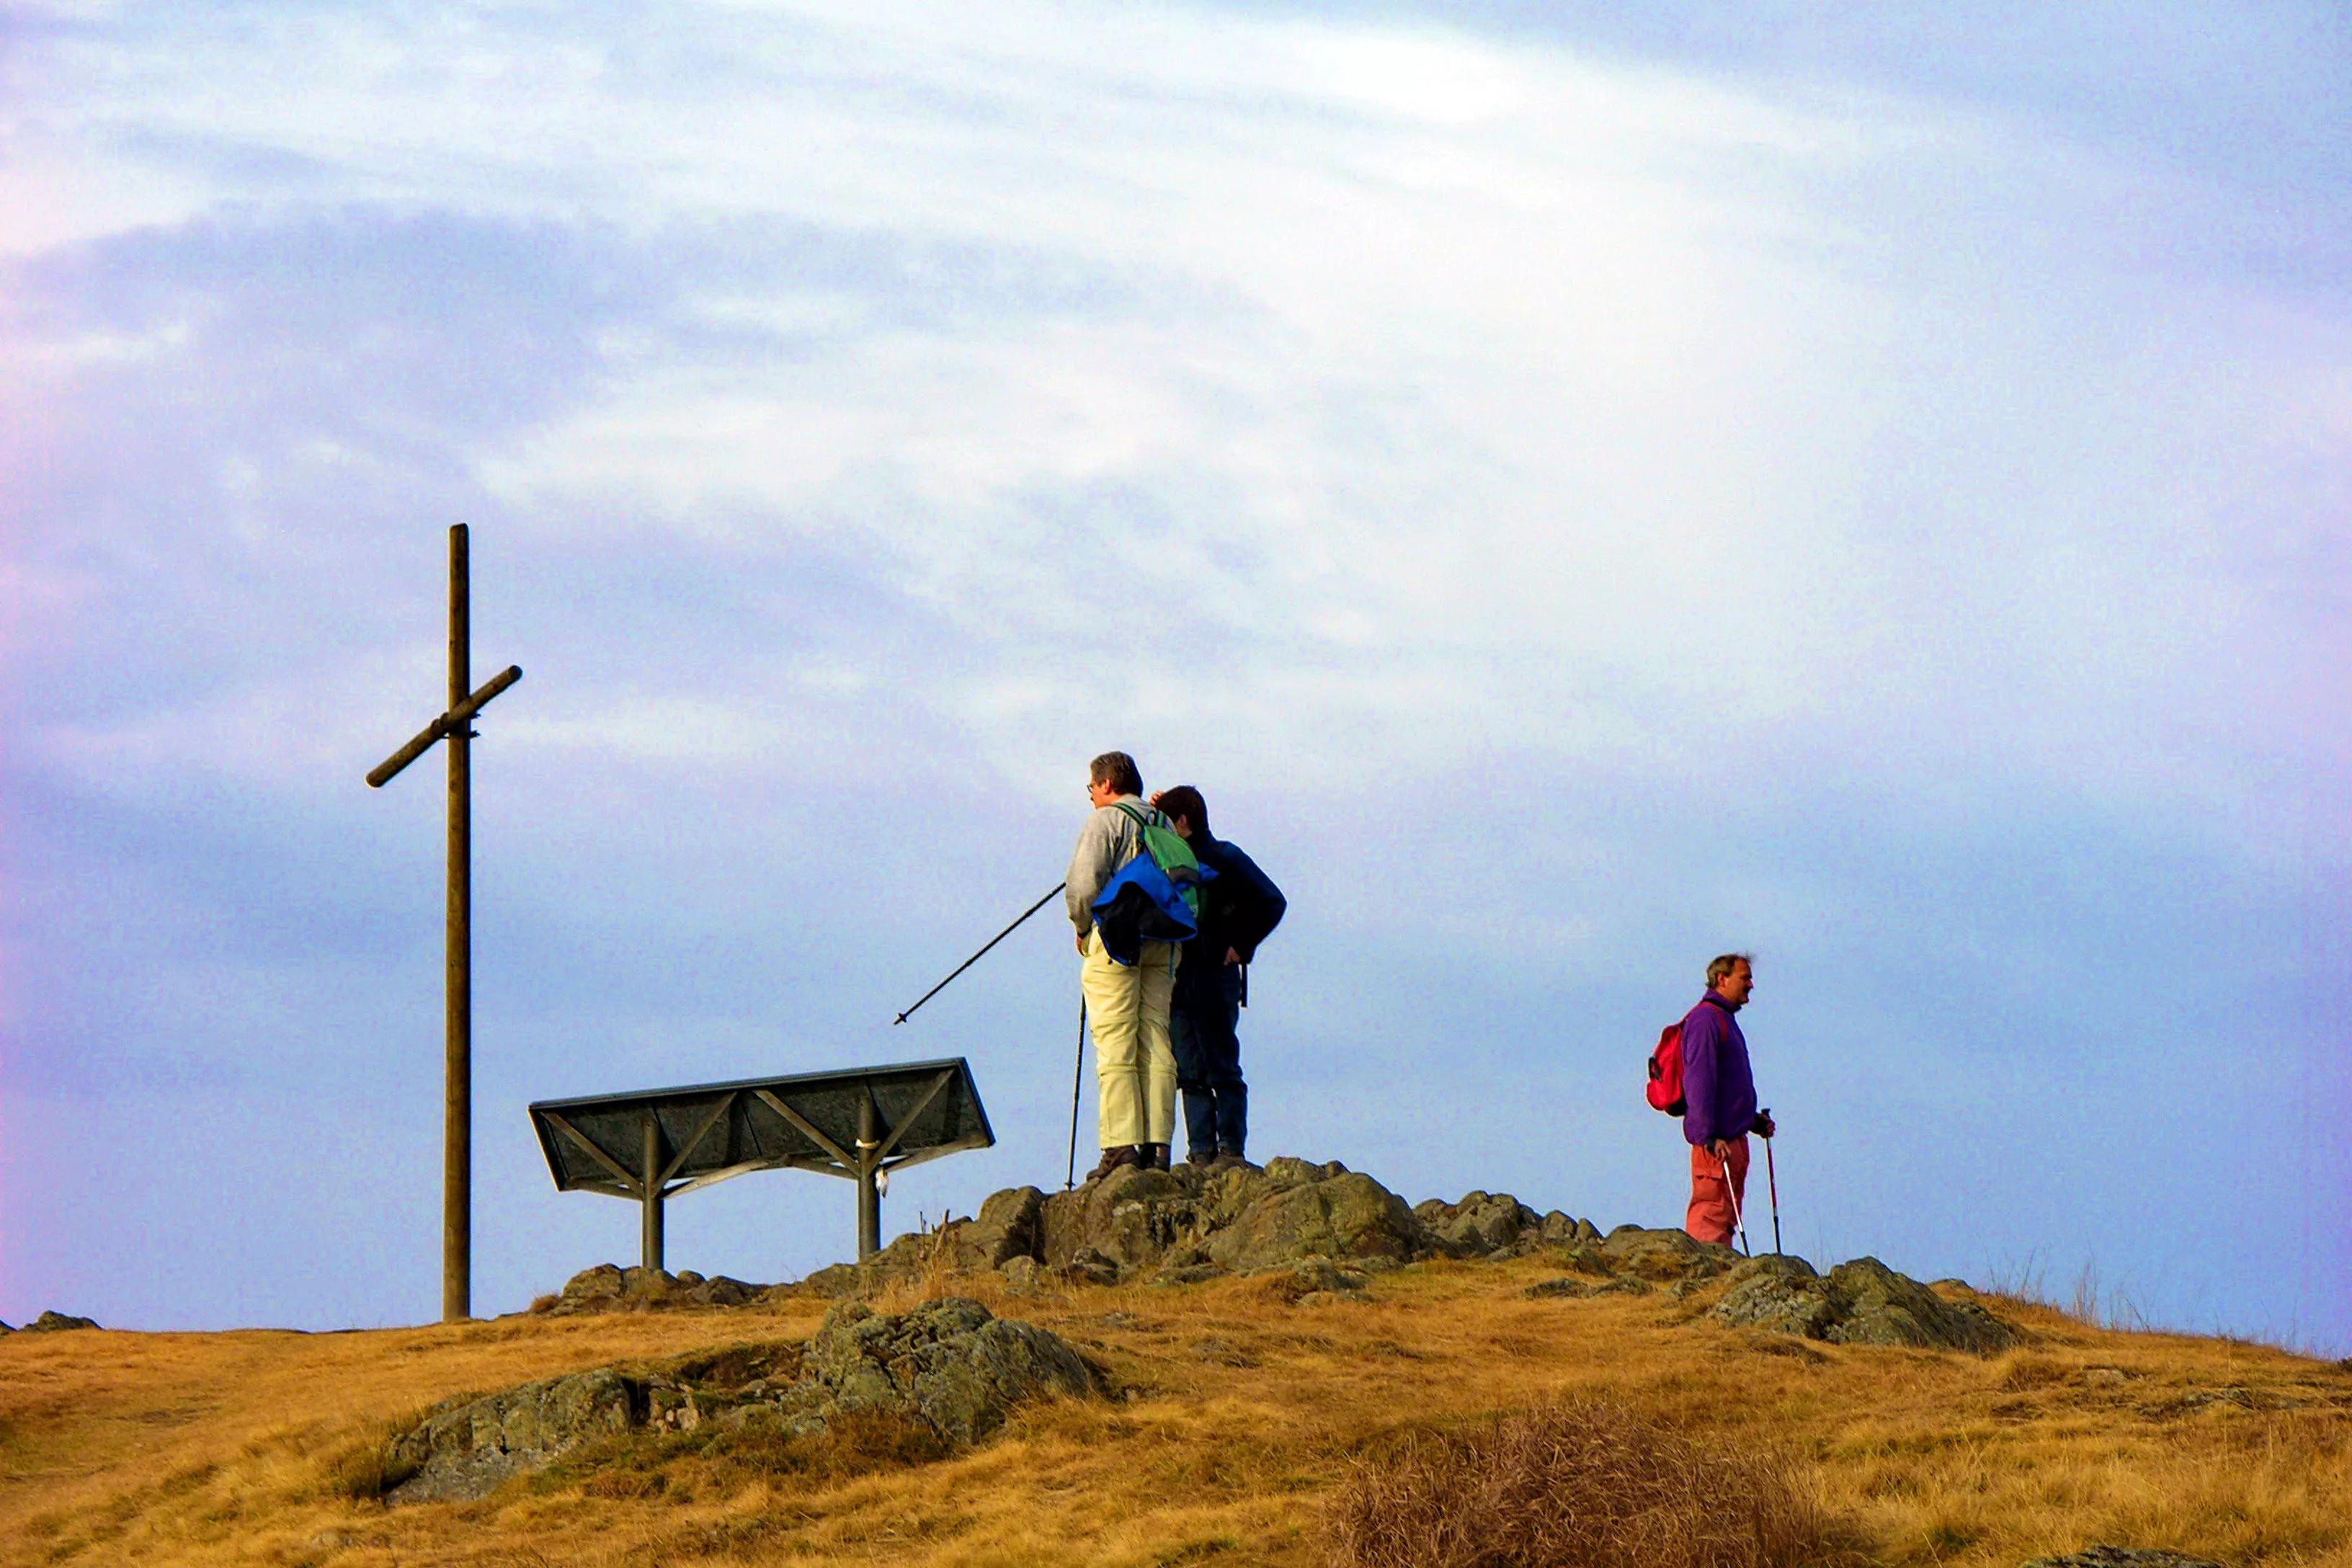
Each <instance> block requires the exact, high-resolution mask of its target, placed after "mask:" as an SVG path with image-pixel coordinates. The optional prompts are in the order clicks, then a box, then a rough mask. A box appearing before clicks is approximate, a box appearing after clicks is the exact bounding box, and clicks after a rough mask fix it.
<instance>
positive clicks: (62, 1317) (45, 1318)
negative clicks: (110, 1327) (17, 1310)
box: [18, 1312, 98, 1334]
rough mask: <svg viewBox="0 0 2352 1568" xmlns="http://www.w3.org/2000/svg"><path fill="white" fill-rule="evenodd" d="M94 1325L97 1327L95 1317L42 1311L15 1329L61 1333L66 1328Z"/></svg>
mask: <svg viewBox="0 0 2352 1568" xmlns="http://www.w3.org/2000/svg"><path fill="white" fill-rule="evenodd" d="M96 1327H98V1320H97V1319H96V1318H77V1317H73V1316H71V1315H70V1314H68V1313H65V1312H43V1313H42V1314H41V1315H40V1316H39V1317H37V1318H35V1319H34V1320H33V1321H31V1322H29V1323H26V1325H25V1326H24V1327H23V1328H22V1329H20V1330H18V1332H19V1333H26V1334H61V1333H64V1332H65V1331H68V1329H94V1328H96Z"/></svg>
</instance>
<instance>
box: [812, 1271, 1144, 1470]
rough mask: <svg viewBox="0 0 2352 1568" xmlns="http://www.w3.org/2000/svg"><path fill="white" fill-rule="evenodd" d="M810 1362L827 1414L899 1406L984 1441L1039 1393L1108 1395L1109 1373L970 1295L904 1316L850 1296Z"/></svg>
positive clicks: (939, 1427) (954, 1438) (964, 1438)
mask: <svg viewBox="0 0 2352 1568" xmlns="http://www.w3.org/2000/svg"><path fill="white" fill-rule="evenodd" d="M808 1369H809V1371H808V1378H807V1381H806V1384H804V1389H805V1390H807V1391H810V1392H814V1391H817V1390H821V1391H822V1398H821V1401H820V1405H821V1407H820V1408H819V1409H818V1410H817V1411H815V1412H814V1415H815V1416H816V1417H817V1418H818V1419H822V1418H823V1417H824V1415H825V1414H827V1413H828V1412H830V1411H833V1410H876V1409H879V1410H892V1411H897V1412H898V1413H900V1414H903V1415H909V1416H912V1417H913V1418H915V1419H916V1420H919V1421H920V1422H922V1423H923V1424H924V1425H925V1426H929V1427H930V1428H931V1429H932V1430H934V1431H936V1432H937V1433H939V1435H940V1436H942V1437H945V1438H947V1439H948V1440H949V1441H950V1442H954V1443H975V1442H978V1441H979V1440H980V1439H982V1438H983V1437H985V1436H989V1435H990V1434H991V1433H992V1432H994V1431H995V1430H996V1429H997V1428H998V1427H1000V1426H1003V1425H1004V1418H1005V1415H1007V1413H1009V1412H1010V1411H1011V1410H1012V1408H1013V1405H1017V1404H1019V1403H1020V1402H1021V1401H1023V1400H1024V1399H1029V1398H1033V1397H1034V1396H1036V1395H1038V1394H1063V1395H1066V1396H1068V1397H1070V1398H1074V1399H1075V1398H1083V1397H1085V1396H1087V1395H1088V1394H1099V1393H1100V1392H1102V1379H1101V1375H1100V1374H1099V1373H1097V1372H1096V1371H1095V1369H1094V1368H1093V1367H1092V1366H1090V1365H1088V1364H1087V1362H1086V1361H1085V1359H1084V1358H1082V1357H1081V1356H1080V1355H1079V1354H1078V1352H1076V1351H1074V1350H1072V1349H1071V1348H1070V1347H1069V1346H1068V1345H1067V1344H1066V1343H1064V1342H1062V1341H1061V1340H1060V1339H1059V1338H1057V1337H1056V1336H1055V1335H1054V1334H1051V1333H1048V1332H1047V1331H1045V1330H1044V1329H1041V1328H1038V1327H1036V1326H1035V1325H1034V1324H1031V1323H1022V1322H1015V1321H1011V1320H1010V1319H1005V1318H999V1317H996V1316H994V1315H993V1314H992V1313H991V1312H990V1311H989V1310H988V1309H987V1308H985V1307H983V1306H982V1305H981V1304H980V1303H979V1302H977V1301H973V1300H967V1299H965V1298H961V1297H950V1298H949V1299H947V1300H942V1301H931V1302H927V1303H925V1304H924V1305H923V1306H920V1307H918V1308H916V1309H915V1310H913V1311H911V1312H908V1313H906V1314H904V1315H903V1316H899V1317H888V1316H885V1315H883V1314H881V1313H878V1312H876V1311H874V1310H871V1309H869V1308H867V1307H866V1306H865V1305H863V1304H862V1303H859V1302H856V1301H845V1302H843V1303H842V1304H841V1305H839V1306H837V1307H835V1308H834V1309H833V1310H831V1311H829V1312H827V1313H826V1314H825V1315H824V1326H823V1327H822V1328H820V1329H818V1331H817V1332H816V1337H815V1338H814V1339H812V1340H811V1341H810V1342H809V1346H808Z"/></svg>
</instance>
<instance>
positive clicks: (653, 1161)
mask: <svg viewBox="0 0 2352 1568" xmlns="http://www.w3.org/2000/svg"><path fill="white" fill-rule="evenodd" d="M638 1168H639V1169H640V1170H642V1171H644V1172H645V1198H644V1203H645V1216H644V1226H643V1227H642V1228H643V1231H644V1247H642V1249H641V1250H642V1251H643V1253H644V1255H645V1265H646V1268H648V1269H650V1270H652V1271H653V1272H655V1273H656V1274H658V1273H660V1272H661V1266H662V1136H661V1119H660V1118H659V1117H657V1116H656V1115H655V1114H654V1113H653V1112H652V1111H650V1110H648V1111H646V1158H645V1163H644V1164H642V1165H641V1166H639V1167H638Z"/></svg>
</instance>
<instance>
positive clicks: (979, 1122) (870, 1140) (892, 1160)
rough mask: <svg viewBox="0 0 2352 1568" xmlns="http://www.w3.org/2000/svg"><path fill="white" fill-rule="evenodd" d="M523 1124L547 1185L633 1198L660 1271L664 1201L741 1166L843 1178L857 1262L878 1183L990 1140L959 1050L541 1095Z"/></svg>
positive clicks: (652, 1263)
mask: <svg viewBox="0 0 2352 1568" xmlns="http://www.w3.org/2000/svg"><path fill="white" fill-rule="evenodd" d="M530 1121H531V1125H532V1127H533V1128H534V1129H535V1130H536V1131H538V1133H539V1144H540V1147H541V1149H542V1150H543V1151H545V1152H546V1154H547V1168H548V1170H549V1171H550V1172H551V1173H552V1174H553V1175H554V1177H555V1185H556V1189H557V1190H558V1191H559V1192H567V1193H569V1192H586V1193H604V1194H607V1195H609V1196H612V1197H617V1198H628V1199H631V1200H633V1201H634V1202H635V1203H637V1204H639V1205H642V1207H643V1210H644V1227H643V1234H644V1254H645V1265H646V1268H660V1267H661V1266H662V1204H663V1202H664V1201H665V1200H666V1199H669V1198H674V1197H677V1196H679V1195H680V1194H686V1193H690V1192H692V1191H694V1190H695V1189H696V1188H697V1187H707V1186H710V1185H712V1184H716V1183H719V1182H723V1181H726V1180H728V1179H730V1177H734V1176H740V1175H745V1174H748V1173H751V1172H752V1171H785V1170H803V1171H821V1172H824V1173H825V1174H827V1175H833V1176H844V1177H846V1178H848V1179H849V1180H850V1181H852V1182H855V1183H856V1184H857V1256H858V1259H859V1260H860V1261H861V1262H862V1261H864V1260H865V1259H866V1258H871V1257H873V1256H874V1254H875V1253H876V1252H877V1250H879V1249H880V1247H881V1245H882V1192H881V1189H882V1187H883V1185H884V1184H885V1183H886V1182H887V1177H888V1174H889V1173H890V1172H892V1171H895V1170H898V1168H900V1167H901V1166H905V1165H915V1164H920V1163H922V1162H923V1161H925V1160H936V1159H938V1158H939V1157H940V1155H942V1154H952V1153H954V1152H956V1151H957V1150H959V1149H985V1148H988V1147H990V1146H991V1145H992V1144H993V1143H994V1142H996V1134H995V1133H994V1132H992V1131H990V1129H989V1125H988V1113H987V1112H986V1111H985V1110H982V1108H981V1103H980V1089H979V1088H978V1086H977V1085H975V1084H974V1083H973V1082H972V1077H971V1066H970V1064H968V1063H967V1062H966V1061H965V1060H964V1058H961V1057H955V1058H950V1059H947V1060H942V1061H933V1062H902V1063H898V1064H895V1065H892V1066H887V1067H872V1068H850V1069H848V1070H846V1071H844V1072H817V1073H797V1074H794V1075H793V1076H791V1077H788V1078H758V1079H742V1080H740V1082H735V1083H704V1084H694V1085H690V1086H688V1087H686V1088H683V1089H647V1090H644V1091H641V1092H639V1093H635V1094H600V1095H589V1096H585V1097H583V1098H581V1099H577V1100H539V1101H537V1102H535V1103H534V1104H533V1105H532V1106H531V1108H530Z"/></svg>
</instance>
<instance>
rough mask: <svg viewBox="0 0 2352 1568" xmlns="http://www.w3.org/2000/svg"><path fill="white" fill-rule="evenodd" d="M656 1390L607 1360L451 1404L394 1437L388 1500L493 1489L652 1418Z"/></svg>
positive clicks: (474, 1494)
mask: <svg viewBox="0 0 2352 1568" xmlns="http://www.w3.org/2000/svg"><path fill="white" fill-rule="evenodd" d="M649 1394H650V1390H649V1388H648V1386H647V1384H646V1382H645V1381H644V1380H641V1379H637V1378H631V1377H625V1376H623V1375H622V1374H621V1373H617V1372H614V1371H613V1370H612V1369H611V1368H609V1367H601V1368H599V1369H597V1370H596V1371H594V1372H583V1373H574V1374H573V1375H572V1376H570V1377H551V1378H548V1379H545V1380H544V1381H542V1382H539V1383H526V1384H523V1385H522V1386H521V1387H520V1388H509V1389H508V1390H507V1391H506V1392H505V1393H504V1394H492V1395H490V1396H489V1397H488V1399H477V1400H474V1401H472V1402H470V1403H467V1404H461V1405H456V1406H454V1407H453V1408H446V1409H443V1410H439V1411H436V1413H435V1414H433V1415H430V1416H428V1417H426V1418H425V1422H424V1424H423V1425H421V1426H416V1427H415V1428H414V1429H412V1430H410V1431H408V1432H406V1433H404V1434H403V1435H402V1436H399V1437H397V1438H395V1439H394V1441H393V1443H392V1446H391V1448H390V1450H389V1451H388V1452H387V1453H386V1455H385V1457H384V1467H383V1476H384V1481H385V1487H384V1500H385V1501H386V1502H394V1503H409V1502H452V1501H465V1500H472V1499H475V1498H479V1497H487V1496H488V1495H489V1493H490V1492H491V1491H492V1490H494V1489H496V1488H497V1487H498V1486H499V1484H500V1483H501V1482H504V1481H505V1480H507V1479H509V1477H513V1476H519V1475H521V1474H524V1473H525V1472H527V1471H530V1470H537V1469H543V1468H546V1467H547V1466H549V1465H551V1464H553V1463H554V1462H555V1461H556V1460H557V1459H559V1458H562V1456H563V1455H565V1454H566V1453H569V1452H570V1451H571V1450H572V1449H573V1448H576V1447H580V1446H581V1445H582V1444H583V1443H587V1442H591V1441H593V1440H594V1439H596V1438H598V1437H604V1436H611V1435H612V1434H614V1433H617V1432H625V1431H628V1430H629V1429H630V1428H631V1427H634V1426H644V1425H646V1418H647V1415H648V1413H649V1411H648V1406H649V1403H650V1401H649V1397H648V1396H649Z"/></svg>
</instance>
